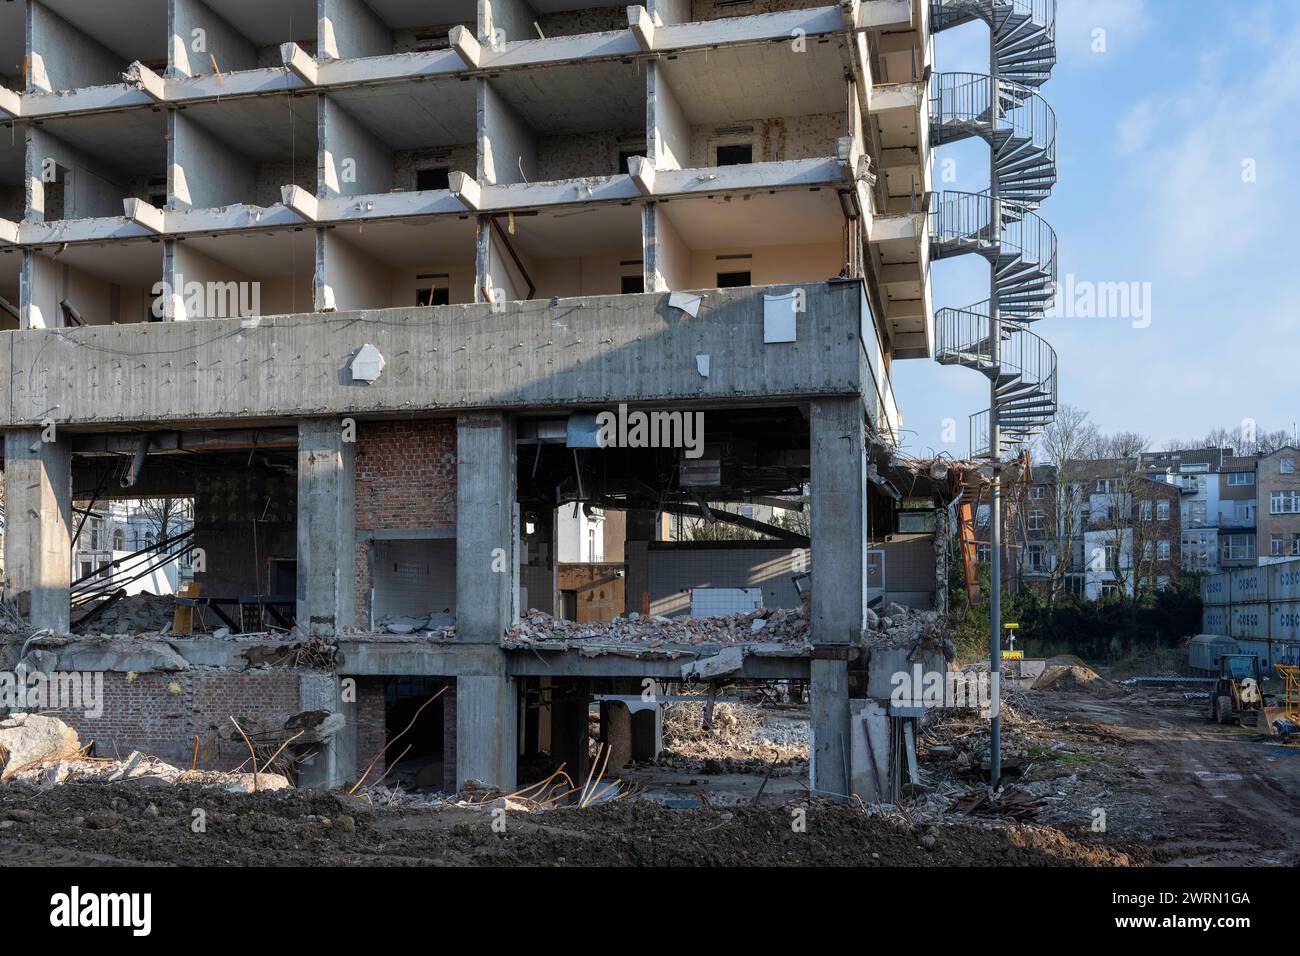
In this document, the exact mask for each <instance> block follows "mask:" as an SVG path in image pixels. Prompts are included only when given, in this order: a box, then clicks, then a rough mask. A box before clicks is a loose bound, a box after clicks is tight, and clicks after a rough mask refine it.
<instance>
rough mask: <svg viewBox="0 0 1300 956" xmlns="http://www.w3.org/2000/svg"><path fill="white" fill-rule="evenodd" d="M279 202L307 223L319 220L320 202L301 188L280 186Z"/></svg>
mask: <svg viewBox="0 0 1300 956" xmlns="http://www.w3.org/2000/svg"><path fill="white" fill-rule="evenodd" d="M280 201H281V202H282V203H283V204H284V206H285V207H286V208H288V209H291V210H293V211H294V212H295V213H297V214H298V215H299V216H301V217H302V218H303V219H305V220H307V222H315V221H316V220H317V219H318V218H320V201H319V200H318V199H317V198H316V197H315V196H313V195H312V194H311V193H309V192H308V191H307V190H305V189H303V188H302V187H301V186H281V187H280Z"/></svg>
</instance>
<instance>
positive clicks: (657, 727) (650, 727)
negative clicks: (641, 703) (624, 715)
mask: <svg viewBox="0 0 1300 956" xmlns="http://www.w3.org/2000/svg"><path fill="white" fill-rule="evenodd" d="M663 749H664V709H663V707H662V706H660V705H655V706H654V707H642V708H640V709H639V710H634V711H632V759H633V760H654V759H655V758H656V757H658V756H659V754H660V752H661V751H662V750H663Z"/></svg>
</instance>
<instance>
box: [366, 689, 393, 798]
mask: <svg viewBox="0 0 1300 956" xmlns="http://www.w3.org/2000/svg"><path fill="white" fill-rule="evenodd" d="M356 681H357V774H358V775H360V774H363V773H365V771H366V767H367V766H369V764H370V761H372V760H374V759H375V756H376V755H377V754H379V753H380V752H381V751H382V750H383V749H384V744H386V743H387V742H388V732H387V729H386V726H385V709H386V708H385V701H384V678H382V677H358V678H356ZM399 747H400V745H399ZM394 749H398V748H394ZM398 752H399V753H400V750H398ZM385 764H386V761H384V760H380V761H377V762H376V763H375V769H374V770H372V771H370V777H369V779H368V780H367V782H368V783H374V782H375V781H376V780H378V779H379V778H380V777H381V776H383V773H384V768H385Z"/></svg>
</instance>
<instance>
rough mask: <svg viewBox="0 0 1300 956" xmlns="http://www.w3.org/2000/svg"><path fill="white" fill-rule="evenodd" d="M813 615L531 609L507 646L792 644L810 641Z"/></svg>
mask: <svg viewBox="0 0 1300 956" xmlns="http://www.w3.org/2000/svg"><path fill="white" fill-rule="evenodd" d="M808 639H809V630H808V617H807V614H806V612H805V611H804V609H803V608H801V607H799V608H789V609H787V608H759V609H758V610H756V611H750V612H748V613H746V614H729V615H720V616H717V617H686V616H682V617H664V616H662V615H651V616H646V615H642V614H637V613H636V612H635V611H634V612H632V613H631V614H628V615H626V616H625V617H616V618H614V619H613V620H612V621H608V622H600V623H592V622H588V623H585V624H579V623H578V622H576V621H566V620H563V619H561V618H557V617H552V616H551V615H550V614H547V613H546V612H544V611H538V610H536V609H534V610H531V611H529V612H528V613H527V614H526V615H524V616H523V617H522V618H520V620H519V623H518V624H516V625H515V626H514V627H512V628H510V630H509V631H507V632H506V636H505V638H504V639H503V640H502V644H503V645H504V646H506V647H529V646H534V645H537V644H546V643H551V642H557V641H559V642H565V643H570V644H613V645H628V644H640V645H644V646H647V647H659V646H664V645H673V644H749V643H762V644H787V645H804V644H807V643H808Z"/></svg>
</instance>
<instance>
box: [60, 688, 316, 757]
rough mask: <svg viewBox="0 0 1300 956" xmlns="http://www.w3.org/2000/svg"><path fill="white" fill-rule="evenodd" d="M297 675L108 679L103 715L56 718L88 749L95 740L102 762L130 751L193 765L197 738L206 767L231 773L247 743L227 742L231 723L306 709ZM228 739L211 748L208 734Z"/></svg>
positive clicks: (97, 753) (243, 755) (76, 714)
mask: <svg viewBox="0 0 1300 956" xmlns="http://www.w3.org/2000/svg"><path fill="white" fill-rule="evenodd" d="M298 685H299V673H298V672H297V671H293V670H265V671H233V670H232V671H197V670H196V671H180V672H176V673H153V672H151V673H143V674H125V673H118V672H106V673H105V674H104V695H103V697H104V699H103V714H102V715H101V716H99V717H86V716H84V715H83V714H81V713H60V714H58V715H57V716H58V717H59V718H60V719H62V720H64V721H65V722H67V723H68V724H70V725H71V726H72V727H73V728H75V729H76V731H77V733H78V734H79V735H80V737H81V742H82V743H83V744H87V743H91V742H93V743H94V751H93V752H94V754H95V755H96V756H100V757H116V756H121V757H125V756H126V755H127V754H129V753H130V752H131V751H132V750H139V751H142V752H143V753H147V754H152V755H154V756H157V757H161V758H162V759H163V760H166V761H167V762H168V763H173V764H175V765H176V766H179V767H184V768H187V769H188V768H189V766H190V763H191V761H192V760H193V758H194V737H195V735H197V736H198V738H199V748H200V753H202V754H203V755H204V756H202V757H201V758H200V760H199V768H200V769H203V770H231V769H234V768H235V767H237V766H238V765H239V764H241V763H243V762H244V761H245V760H246V759H247V758H248V748H247V747H245V746H244V744H243V743H242V742H239V743H232V742H231V741H230V740H228V739H224V738H225V734H224V730H226V729H232V728H230V727H229V723H228V721H229V718H230V717H231V716H234V717H235V719H236V720H238V719H239V718H240V717H241V716H250V717H253V718H255V719H256V718H274V717H280V716H288V715H290V714H294V713H297V712H298V711H299V710H301V703H300V695H299V690H298ZM222 724H225V725H226V727H224V728H222V730H223V733H222V734H221V737H222V739H220V740H217V741H216V742H215V743H214V744H212V745H209V738H208V735H209V731H211V730H212V729H213V728H214V727H219V726H221V725H222Z"/></svg>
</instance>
